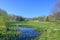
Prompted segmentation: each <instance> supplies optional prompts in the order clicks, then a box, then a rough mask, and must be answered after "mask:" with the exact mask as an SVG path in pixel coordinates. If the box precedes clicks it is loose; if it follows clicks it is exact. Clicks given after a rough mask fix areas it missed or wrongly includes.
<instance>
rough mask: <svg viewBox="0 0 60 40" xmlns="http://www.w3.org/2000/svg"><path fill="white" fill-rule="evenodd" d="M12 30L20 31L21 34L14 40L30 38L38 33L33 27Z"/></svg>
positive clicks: (33, 37) (29, 39) (27, 39)
mask: <svg viewBox="0 0 60 40" xmlns="http://www.w3.org/2000/svg"><path fill="white" fill-rule="evenodd" d="M14 30H20V31H21V35H20V36H19V37H16V38H15V40H31V39H35V38H36V37H38V36H39V35H40V32H38V31H36V30H34V29H33V28H15V29H14Z"/></svg>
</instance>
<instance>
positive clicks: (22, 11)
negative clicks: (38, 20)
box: [0, 0, 56, 18]
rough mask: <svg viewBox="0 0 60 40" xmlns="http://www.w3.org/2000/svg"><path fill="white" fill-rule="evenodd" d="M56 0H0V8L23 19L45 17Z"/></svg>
mask: <svg viewBox="0 0 60 40" xmlns="http://www.w3.org/2000/svg"><path fill="white" fill-rule="evenodd" d="M55 3H56V0H0V8H1V9H4V10H6V11H7V12H8V13H9V14H15V15H19V16H23V17H28V18H32V17H37V16H47V15H49V14H50V13H51V10H52V8H53V7H54V5H55Z"/></svg>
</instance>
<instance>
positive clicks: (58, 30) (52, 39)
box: [11, 21, 60, 40]
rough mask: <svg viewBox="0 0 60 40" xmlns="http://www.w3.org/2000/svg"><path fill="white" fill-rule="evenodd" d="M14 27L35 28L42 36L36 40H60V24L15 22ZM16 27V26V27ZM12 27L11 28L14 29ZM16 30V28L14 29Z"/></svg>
mask: <svg viewBox="0 0 60 40" xmlns="http://www.w3.org/2000/svg"><path fill="white" fill-rule="evenodd" d="M12 24H13V26H14V25H15V24H16V25H20V26H21V27H33V28H35V29H36V30H38V31H39V32H41V35H40V36H39V37H38V38H37V39H36V40H60V22H33V21H28V22H17V23H16V22H15V23H12ZM16 25H15V26H16ZM13 26H11V27H13ZM13 28H14V27H13Z"/></svg>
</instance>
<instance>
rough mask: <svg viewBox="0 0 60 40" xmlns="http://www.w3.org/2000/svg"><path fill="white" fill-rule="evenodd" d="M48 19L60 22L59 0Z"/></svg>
mask: <svg viewBox="0 0 60 40" xmlns="http://www.w3.org/2000/svg"><path fill="white" fill-rule="evenodd" d="M49 17H50V19H51V20H53V21H60V0H57V2H56V4H55V6H54V8H53V9H52V14H51V15H50V16H49Z"/></svg>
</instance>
